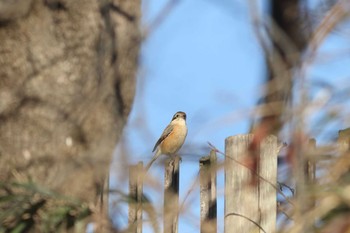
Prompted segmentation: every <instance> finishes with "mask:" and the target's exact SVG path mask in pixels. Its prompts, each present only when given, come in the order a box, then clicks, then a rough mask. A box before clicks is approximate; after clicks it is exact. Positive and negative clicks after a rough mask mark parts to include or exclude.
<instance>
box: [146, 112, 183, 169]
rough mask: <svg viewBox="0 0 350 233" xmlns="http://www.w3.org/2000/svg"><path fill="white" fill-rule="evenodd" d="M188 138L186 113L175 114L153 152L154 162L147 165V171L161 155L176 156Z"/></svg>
mask: <svg viewBox="0 0 350 233" xmlns="http://www.w3.org/2000/svg"><path fill="white" fill-rule="evenodd" d="M186 136H187V125H186V113H185V112H181V111H178V112H176V113H175V114H174V116H173V118H172V120H171V121H170V123H169V125H168V126H167V127H166V128H165V129H164V131H163V133H162V135H161V136H160V138H159V139H158V141H157V142H156V144H155V145H154V148H153V150H152V152H154V151H156V152H155V154H154V156H153V158H152V160H151V161H150V162H149V163H148V164H147V166H146V171H148V169H149V168H150V167H151V165H152V164H153V163H154V161H156V159H157V158H158V157H159V156H160V155H162V154H164V155H168V156H173V155H175V154H176V153H177V152H178V151H179V150H180V148H181V147H182V145H183V144H184V142H185V139H186Z"/></svg>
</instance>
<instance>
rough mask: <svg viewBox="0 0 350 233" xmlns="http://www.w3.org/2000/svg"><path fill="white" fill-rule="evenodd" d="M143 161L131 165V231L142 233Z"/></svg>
mask: <svg viewBox="0 0 350 233" xmlns="http://www.w3.org/2000/svg"><path fill="white" fill-rule="evenodd" d="M142 173H143V163H142V162H139V163H138V164H137V165H131V166H130V167H129V198H130V201H129V231H128V232H130V233H131V232H132V233H142V192H143V179H142Z"/></svg>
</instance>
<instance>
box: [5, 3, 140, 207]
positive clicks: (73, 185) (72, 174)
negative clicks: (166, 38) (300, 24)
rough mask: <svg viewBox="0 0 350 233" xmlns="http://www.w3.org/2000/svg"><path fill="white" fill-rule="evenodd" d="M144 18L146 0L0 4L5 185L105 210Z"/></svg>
mask: <svg viewBox="0 0 350 233" xmlns="http://www.w3.org/2000/svg"><path fill="white" fill-rule="evenodd" d="M9 2H10V3H9ZM139 19H140V0H128V1H124V0H115V1H108V0H101V1H93V0H87V1H82V0H74V1H68V0H31V1H29V0H16V1H7V0H0V180H1V181H16V182H26V181H28V180H31V181H34V182H36V183H37V184H40V185H42V186H45V187H47V188H50V189H51V190H54V191H57V192H59V193H61V194H64V195H69V196H73V197H76V198H79V199H81V200H84V201H87V202H89V203H95V201H96V199H97V192H98V190H97V189H100V188H101V187H102V186H103V180H104V178H105V177H106V175H108V171H109V164H110V161H111V156H112V152H113V149H114V147H115V145H116V143H117V141H118V139H119V136H120V134H121V132H122V129H123V126H124V125H125V123H126V119H127V117H128V115H129V112H130V109H131V105H132V101H133V98H134V92H135V76H136V69H137V60H138V52H139V44H140V33H139V28H138V27H139Z"/></svg>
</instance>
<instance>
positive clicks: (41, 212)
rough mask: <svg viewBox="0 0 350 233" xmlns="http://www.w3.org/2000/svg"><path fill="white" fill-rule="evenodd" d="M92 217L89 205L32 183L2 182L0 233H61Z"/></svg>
mask: <svg viewBox="0 0 350 233" xmlns="http://www.w3.org/2000/svg"><path fill="white" fill-rule="evenodd" d="M90 214H91V210H90V209H89V207H88V205H87V204H85V203H82V202H80V201H78V200H74V199H72V198H69V197H65V196H62V195H59V194H58V193H55V192H52V191H50V190H46V189H44V188H42V187H40V186H38V185H36V184H35V183H33V182H27V183H15V182H11V183H10V182H0V223H1V224H0V233H21V232H28V231H32V232H58V231H59V230H58V229H62V230H63V229H70V228H73V227H74V226H75V224H76V223H77V222H78V221H80V220H82V219H85V218H86V217H88V216H89V215H90Z"/></svg>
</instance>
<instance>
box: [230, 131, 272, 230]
mask: <svg viewBox="0 0 350 233" xmlns="http://www.w3.org/2000/svg"><path fill="white" fill-rule="evenodd" d="M252 139H253V135H251V134H247V135H237V136H231V137H228V138H226V141H225V154H226V157H225V220H224V221H225V233H230V232H242V233H243V232H259V233H260V232H268V233H270V232H275V228H276V216H277V214H276V201H277V200H276V199H277V197H276V183H277V154H278V151H279V147H278V143H277V138H276V137H275V136H272V135H271V136H268V137H267V138H265V139H264V140H263V142H262V143H261V144H260V164H259V166H258V171H257V172H258V176H259V177H258V181H259V182H258V184H257V185H251V184H250V181H251V178H252V175H256V174H252V171H251V170H249V168H247V167H245V166H244V165H243V164H242V162H243V161H244V158H245V156H247V149H248V147H249V145H250V143H251V141H252Z"/></svg>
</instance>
